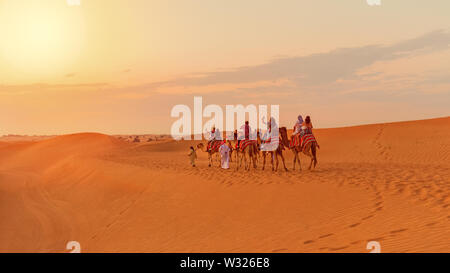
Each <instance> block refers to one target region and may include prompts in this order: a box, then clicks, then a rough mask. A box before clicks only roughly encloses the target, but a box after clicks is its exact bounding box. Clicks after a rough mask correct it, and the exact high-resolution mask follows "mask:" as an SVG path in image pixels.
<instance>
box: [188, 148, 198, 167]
mask: <svg viewBox="0 0 450 273" xmlns="http://www.w3.org/2000/svg"><path fill="white" fill-rule="evenodd" d="M188 156H189V158H190V160H191V165H192V167H195V160H196V159H197V153H196V152H195V149H194V147H192V146H191V152H190V153H189V155H188Z"/></svg>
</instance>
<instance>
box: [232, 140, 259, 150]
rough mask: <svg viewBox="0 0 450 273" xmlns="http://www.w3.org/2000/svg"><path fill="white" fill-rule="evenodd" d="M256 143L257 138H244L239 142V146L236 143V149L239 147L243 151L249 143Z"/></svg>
mask: <svg viewBox="0 0 450 273" xmlns="http://www.w3.org/2000/svg"><path fill="white" fill-rule="evenodd" d="M256 143H257V142H256V140H249V139H243V140H241V141H240V142H239V147H237V143H236V149H238V148H239V150H240V151H243V150H244V149H245V148H247V146H248V145H255V144H256Z"/></svg>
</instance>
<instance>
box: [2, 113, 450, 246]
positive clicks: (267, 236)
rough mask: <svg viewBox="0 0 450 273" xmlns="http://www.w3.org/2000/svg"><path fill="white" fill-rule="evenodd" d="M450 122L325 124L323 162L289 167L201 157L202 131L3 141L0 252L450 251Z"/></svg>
mask: <svg viewBox="0 0 450 273" xmlns="http://www.w3.org/2000/svg"><path fill="white" fill-rule="evenodd" d="M449 125H450V118H441V119H433V120H427V121H413V122H400V123H389V124H377V125H367V126H358V127H350V128H339V129H323V130H316V131H315V134H316V136H317V139H318V140H319V143H320V145H321V150H319V151H318V159H319V164H318V166H317V169H316V170H315V171H313V172H310V171H306V170H303V171H302V172H299V171H295V172H294V171H292V170H291V169H292V159H293V157H292V153H291V152H290V151H286V152H285V154H286V155H287V167H288V168H289V169H290V171H289V172H288V173H285V172H284V171H282V170H281V169H280V170H279V172H278V173H273V172H272V171H271V170H270V166H269V168H268V169H266V170H265V171H262V170H261V167H260V166H259V169H258V170H256V171H255V170H251V171H250V172H246V171H244V170H241V171H239V172H236V171H235V170H234V169H233V170H228V171H225V170H221V169H219V168H218V167H217V166H215V167H212V168H208V167H207V157H206V155H205V154H203V153H202V152H200V151H199V152H198V154H199V160H198V164H197V168H192V167H191V166H190V165H189V159H188V156H187V154H188V147H189V146H190V145H193V143H194V142H193V141H192V142H190V141H184V142H173V141H172V142H163V143H156V144H155V143H146V142H141V143H129V142H125V141H122V140H118V139H117V138H114V137H110V136H106V135H101V134H75V135H67V136H59V137H54V138H51V139H44V140H40V141H30V142H27V141H21V142H20V141H19V142H17V141H15V142H5V141H2V142H0V200H1V205H0V219H1V221H0V252H67V251H66V250H65V246H66V243H67V242H68V241H72V240H75V241H78V242H80V244H81V251H82V252H368V250H366V244H367V242H368V241H372V240H375V241H379V242H380V244H381V251H382V252H449V251H450V236H449V235H450V126H449ZM301 160H302V165H303V169H305V168H306V165H307V164H308V163H309V159H308V158H306V157H305V156H304V155H302V156H301ZM269 164H270V163H269ZM232 167H234V162H233V163H232Z"/></svg>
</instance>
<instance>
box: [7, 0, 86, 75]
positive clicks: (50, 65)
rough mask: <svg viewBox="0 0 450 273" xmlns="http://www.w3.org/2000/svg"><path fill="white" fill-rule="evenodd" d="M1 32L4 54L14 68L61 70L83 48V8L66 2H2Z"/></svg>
mask: <svg viewBox="0 0 450 273" xmlns="http://www.w3.org/2000/svg"><path fill="white" fill-rule="evenodd" d="M0 35H1V43H0V54H1V57H2V59H4V60H5V61H6V62H7V64H8V65H10V66H11V67H12V68H13V69H14V70H16V71H20V72H21V73H25V74H29V75H35V76H41V75H49V74H54V73H58V72H59V73H61V70H63V69H64V68H65V67H66V66H67V65H69V64H70V62H73V61H74V60H76V58H77V56H79V54H80V52H81V49H82V40H83V20H82V13H81V8H80V7H69V6H67V4H66V3H65V1H34V0H32V1H30V0H26V1H22V0H14V1H6V2H3V3H2V4H0ZM62 73H64V72H62Z"/></svg>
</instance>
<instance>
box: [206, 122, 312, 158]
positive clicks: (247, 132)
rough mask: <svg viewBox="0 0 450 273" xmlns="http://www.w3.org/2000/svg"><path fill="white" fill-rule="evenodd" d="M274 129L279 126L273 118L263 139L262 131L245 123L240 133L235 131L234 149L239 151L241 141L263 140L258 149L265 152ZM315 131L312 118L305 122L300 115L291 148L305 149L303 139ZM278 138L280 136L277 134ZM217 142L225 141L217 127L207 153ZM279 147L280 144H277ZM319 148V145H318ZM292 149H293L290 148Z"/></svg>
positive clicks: (212, 131) (292, 137)
mask: <svg viewBox="0 0 450 273" xmlns="http://www.w3.org/2000/svg"><path fill="white" fill-rule="evenodd" d="M272 128H274V129H275V128H277V129H278V126H277V124H276V122H275V120H274V119H273V118H271V119H270V121H269V122H268V130H267V132H266V133H265V134H264V136H262V137H261V133H260V131H257V130H256V129H255V130H252V128H251V127H250V124H249V122H248V121H246V122H245V124H244V125H242V126H241V128H240V130H239V132H238V130H235V131H234V134H233V140H234V141H235V143H236V147H233V148H234V149H238V148H239V147H240V144H241V141H243V140H245V141H248V140H257V139H258V140H261V139H262V141H261V143H260V145H261V146H260V147H258V149H259V150H264V145H267V144H268V143H270V142H271V137H270V136H271V132H272ZM312 129H313V125H312V122H311V117H310V116H307V117H306V118H305V119H304V120H303V117H302V115H299V116H298V117H297V120H296V122H295V125H294V128H293V132H292V136H291V139H292V140H291V143H290V146H292V145H295V144H298V145H299V146H300V148H303V145H304V142H305V141H303V139H304V137H305V136H306V135H313V132H312ZM277 136H278V134H277ZM216 141H223V136H222V133H221V132H220V130H219V129H218V128H216V127H215V126H213V127H212V129H211V131H210V132H209V139H208V145H207V151H209V150H210V149H211V148H212V147H213V145H212V144H213V143H214V142H216ZM277 145H278V143H277ZM317 146H318V144H317ZM288 148H291V147H288Z"/></svg>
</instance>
